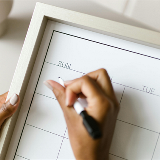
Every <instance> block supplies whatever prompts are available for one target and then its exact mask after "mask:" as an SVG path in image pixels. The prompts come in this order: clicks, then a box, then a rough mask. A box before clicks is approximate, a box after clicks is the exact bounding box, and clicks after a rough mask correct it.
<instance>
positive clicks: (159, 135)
mask: <svg viewBox="0 0 160 160" xmlns="http://www.w3.org/2000/svg"><path fill="white" fill-rule="evenodd" d="M54 32H57V33H61V34H65V35H68V36H72V37H76V38H80V39H83V40H87V41H91V42H94V43H98V44H101V45H106V46H108V47H113V48H116V49H120V50H124V51H127V52H131V53H135V54H138V55H140V56H145V57H149V58H153V59H156V60H160V59H159V58H156V57H152V56H148V55H144V54H141V53H137V52H134V51H130V50H126V49H123V48H119V47H115V46H111V45H108V44H104V43H100V42H97V41H93V40H89V39H86V38H82V37H78V36H74V35H70V34H67V33H64V32H60V31H56V30H53V32H52V36H51V39H50V42H49V46H50V43H51V40H52V37H53V33H54ZM49 46H48V48H47V52H46V55H45V58H44V61H43V64H42V68H41V71H40V74H39V77H38V81H37V84H36V87H35V91H34V94H33V97H32V100H31V104H30V107H29V110H28V113H27V117H28V115H29V111H30V108H31V105H32V101H33V98H34V95H35V94H37V95H39V96H45V97H47V98H51V99H54V100H57V99H56V98H53V97H49V96H47V95H44V94H41V93H37V92H36V89H37V86H38V82H39V79H40V76H41V73H42V69H43V66H44V64H45V63H47V64H51V65H54V66H57V67H60V66H58V65H57V64H54V63H51V62H47V61H45V59H46V56H47V53H48V50H49ZM65 69H67V68H65ZM69 70H72V71H74V72H78V73H81V74H83V75H84V74H85V73H84V72H82V71H77V70H74V69H70V68H69ZM112 83H115V84H119V85H121V86H124V90H123V93H122V96H121V99H120V103H121V101H122V99H123V95H124V92H125V88H127V87H128V88H131V89H135V90H138V91H142V92H145V91H143V90H140V89H137V88H134V87H130V86H126V85H124V84H120V83H117V82H112ZM145 93H147V92H145ZM148 94H152V95H154V96H159V97H160V95H156V94H153V93H148ZM27 117H26V120H25V124H24V126H23V129H22V133H21V136H20V139H19V142H18V146H19V144H20V140H21V137H22V134H23V130H24V127H25V125H28V126H30V127H34V128H37V129H41V130H43V131H45V132H48V133H51V134H55V133H52V132H50V131H47V130H44V129H42V128H38V127H36V126H33V125H31V124H27V123H26V121H27ZM117 121H121V122H124V123H128V122H125V121H122V120H119V119H117ZM128 124H130V125H134V124H131V123H128ZM134 126H136V125H134ZM136 127H140V128H142V129H145V130H148V131H152V130H149V129H147V128H143V127H141V126H136ZM66 131H67V129H66V130H65V133H66ZM152 132H155V131H152ZM65 133H64V136H61V137H62V138H63V139H62V142H61V146H60V149H59V152H58V155H57V159H56V160H58V156H59V153H60V151H61V147H62V145H63V141H64V139H65V138H66V137H65ZM155 133H157V134H158V139H157V142H156V145H155V149H154V152H153V156H152V159H153V157H154V153H155V150H156V147H157V143H158V140H159V137H160V133H159V132H155ZM55 135H57V136H60V135H58V134H55ZM67 139H68V138H67ZM18 146H17V148H16V152H15V155H14V159H13V160H15V156H16V155H17V150H18ZM109 154H110V155H113V156H115V157H119V156H117V155H114V154H112V153H109ZM17 156H19V157H21V158H24V159H27V158H25V157H23V156H20V155H17ZM119 158H121V159H124V160H128V159H125V158H123V157H119ZM152 159H151V160H152ZM27 160H30V159H27Z"/></svg>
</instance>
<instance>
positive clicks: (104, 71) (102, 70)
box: [99, 68, 108, 75]
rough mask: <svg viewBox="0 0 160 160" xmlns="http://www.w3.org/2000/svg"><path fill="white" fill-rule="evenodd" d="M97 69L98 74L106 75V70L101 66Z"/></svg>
mask: <svg viewBox="0 0 160 160" xmlns="http://www.w3.org/2000/svg"><path fill="white" fill-rule="evenodd" d="M99 71H100V74H102V75H108V73H107V70H106V69H104V68H101V69H100V70H99Z"/></svg>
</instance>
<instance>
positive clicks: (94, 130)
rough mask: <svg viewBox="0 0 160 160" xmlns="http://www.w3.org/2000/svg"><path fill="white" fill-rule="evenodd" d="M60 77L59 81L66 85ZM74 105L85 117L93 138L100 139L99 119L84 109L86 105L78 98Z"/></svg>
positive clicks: (87, 128) (86, 126)
mask: <svg viewBox="0 0 160 160" xmlns="http://www.w3.org/2000/svg"><path fill="white" fill-rule="evenodd" d="M58 79H59V83H60V84H61V85H62V86H63V87H65V86H64V82H63V80H62V79H61V78H60V77H58ZM73 107H74V109H75V111H76V112H77V113H78V114H79V115H80V116H82V118H83V125H84V126H85V128H86V130H87V131H88V133H89V135H90V136H91V137H92V138H93V139H98V138H101V137H102V132H101V130H100V127H99V124H98V123H97V121H96V120H95V119H94V118H93V117H91V116H89V115H88V114H87V112H86V111H85V110H84V107H83V106H82V105H81V104H80V103H79V101H78V100H76V102H75V103H74V104H73Z"/></svg>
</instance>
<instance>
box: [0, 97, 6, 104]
mask: <svg viewBox="0 0 160 160" xmlns="http://www.w3.org/2000/svg"><path fill="white" fill-rule="evenodd" d="M5 101H6V98H5V97H4V96H0V103H1V104H2V103H4V102H5Z"/></svg>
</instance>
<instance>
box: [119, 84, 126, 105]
mask: <svg viewBox="0 0 160 160" xmlns="http://www.w3.org/2000/svg"><path fill="white" fill-rule="evenodd" d="M125 88H126V87H124V89H123V93H122V96H121V100H120V102H119V104H121V101H122V98H123V95H124V91H125Z"/></svg>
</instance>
